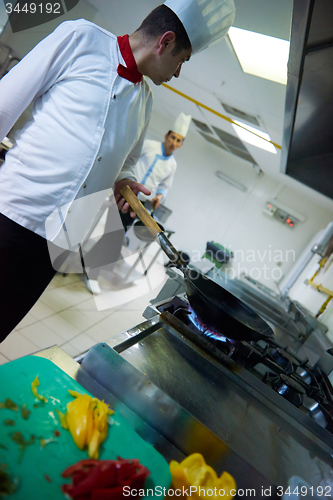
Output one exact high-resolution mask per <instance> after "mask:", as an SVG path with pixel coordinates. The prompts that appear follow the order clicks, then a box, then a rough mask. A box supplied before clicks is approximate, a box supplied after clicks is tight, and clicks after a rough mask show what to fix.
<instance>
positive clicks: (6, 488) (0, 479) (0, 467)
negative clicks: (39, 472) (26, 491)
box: [0, 464, 18, 497]
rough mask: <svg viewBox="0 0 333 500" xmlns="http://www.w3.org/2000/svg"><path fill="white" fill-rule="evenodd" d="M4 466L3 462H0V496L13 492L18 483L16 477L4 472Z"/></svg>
mask: <svg viewBox="0 0 333 500" xmlns="http://www.w3.org/2000/svg"><path fill="white" fill-rule="evenodd" d="M6 468H7V466H6V465H5V464H0V497H5V496H7V495H11V494H12V493H14V491H15V489H16V487H17V484H18V481H17V479H16V478H14V477H13V476H12V475H11V474H8V473H7V472H6V470H5V469H6Z"/></svg>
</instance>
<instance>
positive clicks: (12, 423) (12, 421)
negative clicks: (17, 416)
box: [3, 418, 15, 426]
mask: <svg viewBox="0 0 333 500" xmlns="http://www.w3.org/2000/svg"><path fill="white" fill-rule="evenodd" d="M3 423H4V424H5V425H8V426H13V425H15V420H11V419H10V418H7V419H6V420H4V422H3Z"/></svg>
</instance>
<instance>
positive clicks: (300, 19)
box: [281, 0, 333, 198]
mask: <svg viewBox="0 0 333 500" xmlns="http://www.w3.org/2000/svg"><path fill="white" fill-rule="evenodd" d="M332 61H333V2H332V0H294V8H293V21H292V29H291V41H290V58H289V64H288V83H287V93H286V108H285V121H284V136H283V146H282V155H281V171H282V172H283V173H285V174H287V175H289V176H290V177H293V178H294V179H296V180H298V181H299V182H302V183H303V184H306V185H307V186H309V187H311V188H312V189H314V190H316V191H318V192H320V193H322V194H324V195H326V196H328V197H329V198H333V132H332V130H333V62H332Z"/></svg>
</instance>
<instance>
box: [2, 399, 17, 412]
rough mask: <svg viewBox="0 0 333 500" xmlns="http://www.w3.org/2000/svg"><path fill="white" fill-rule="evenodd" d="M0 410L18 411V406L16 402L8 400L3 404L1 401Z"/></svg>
mask: <svg viewBox="0 0 333 500" xmlns="http://www.w3.org/2000/svg"><path fill="white" fill-rule="evenodd" d="M0 409H3V410H5V409H6V410H13V411H18V406H17V404H16V403H14V401H12V400H11V399H9V398H7V399H6V400H5V402H4V403H1V401H0Z"/></svg>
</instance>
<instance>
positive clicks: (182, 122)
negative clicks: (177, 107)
mask: <svg viewBox="0 0 333 500" xmlns="http://www.w3.org/2000/svg"><path fill="white" fill-rule="evenodd" d="M191 120H192V116H191V115H185V114H184V113H183V112H182V113H180V114H179V115H178V117H177V118H176V121H175V122H174V124H173V125H172V127H171V129H170V130H172V131H173V132H176V134H179V135H182V136H183V137H186V134H187V132H188V129H189V126H190V123H191Z"/></svg>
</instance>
